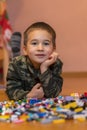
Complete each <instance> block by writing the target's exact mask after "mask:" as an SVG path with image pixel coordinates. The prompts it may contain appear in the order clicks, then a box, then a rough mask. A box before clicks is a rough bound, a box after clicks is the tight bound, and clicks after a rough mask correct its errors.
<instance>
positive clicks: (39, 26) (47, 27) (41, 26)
mask: <svg viewBox="0 0 87 130" xmlns="http://www.w3.org/2000/svg"><path fill="white" fill-rule="evenodd" d="M34 29H43V30H46V31H47V32H49V33H50V34H51V35H52V42H53V46H54V47H56V43H55V40H56V33H55V30H54V29H53V28H52V27H51V26H50V25H49V24H47V23H45V22H36V23H33V24H32V25H30V26H29V27H28V28H27V29H26V30H25V32H24V45H26V43H27V41H28V33H29V32H31V31H32V30H34Z"/></svg>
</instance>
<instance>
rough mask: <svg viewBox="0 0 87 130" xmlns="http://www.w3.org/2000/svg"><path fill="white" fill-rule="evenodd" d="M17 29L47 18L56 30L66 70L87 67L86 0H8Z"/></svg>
mask: <svg viewBox="0 0 87 130" xmlns="http://www.w3.org/2000/svg"><path fill="white" fill-rule="evenodd" d="M7 5H8V7H7V10H8V14H9V18H10V22H11V24H12V27H13V30H14V31H20V32H22V33H23V31H24V30H25V28H27V27H28V26H29V25H30V24H31V23H32V22H36V21H45V22H48V23H49V24H50V25H52V26H53V28H54V29H55V31H56V33H57V40H56V42H57V51H58V52H59V55H60V57H61V59H62V60H63V63H64V66H63V71H64V72H67V71H68V72H69V71H77V72H78V71H87V58H86V57H87V0H17V1H16V0H7Z"/></svg>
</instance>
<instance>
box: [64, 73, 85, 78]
mask: <svg viewBox="0 0 87 130" xmlns="http://www.w3.org/2000/svg"><path fill="white" fill-rule="evenodd" d="M62 76H63V77H78V78H80V77H87V72H63V73H62Z"/></svg>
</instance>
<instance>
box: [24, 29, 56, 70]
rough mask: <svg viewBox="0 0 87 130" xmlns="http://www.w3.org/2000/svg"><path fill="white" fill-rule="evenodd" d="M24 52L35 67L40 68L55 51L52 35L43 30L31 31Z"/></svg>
mask: <svg viewBox="0 0 87 130" xmlns="http://www.w3.org/2000/svg"><path fill="white" fill-rule="evenodd" d="M24 51H25V54H26V55H28V56H29V58H30V60H31V62H32V63H33V65H34V66H35V67H36V68H38V67H39V66H40V64H41V63H42V62H44V61H45V60H46V59H48V58H49V56H50V55H51V54H52V52H53V51H54V47H53V43H52V36H51V34H50V33H48V32H47V31H46V30H41V29H38V30H33V31H31V32H30V33H29V34H28V42H27V44H26V46H25V47H24Z"/></svg>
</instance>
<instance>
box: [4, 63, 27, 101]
mask: <svg viewBox="0 0 87 130" xmlns="http://www.w3.org/2000/svg"><path fill="white" fill-rule="evenodd" d="M22 86H23V84H22V81H21V79H20V76H19V74H18V72H17V70H16V67H15V66H14V64H13V63H12V62H11V63H10V64H9V67H8V72H7V83H6V93H7V95H8V97H9V99H14V100H18V99H22V98H24V97H25V96H26V94H27V93H28V91H24V90H23V88H22Z"/></svg>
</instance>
